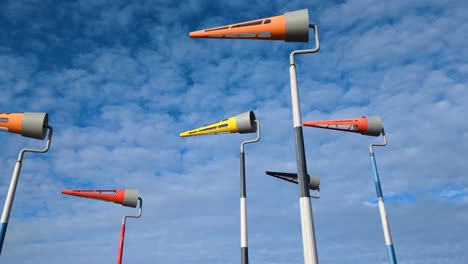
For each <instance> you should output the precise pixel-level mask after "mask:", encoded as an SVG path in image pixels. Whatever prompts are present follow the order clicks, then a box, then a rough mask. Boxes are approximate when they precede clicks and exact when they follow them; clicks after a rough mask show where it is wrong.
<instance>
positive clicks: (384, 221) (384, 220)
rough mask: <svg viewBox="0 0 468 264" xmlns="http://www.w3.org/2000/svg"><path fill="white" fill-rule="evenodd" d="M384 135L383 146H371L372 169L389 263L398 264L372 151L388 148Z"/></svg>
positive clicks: (383, 133) (375, 144)
mask: <svg viewBox="0 0 468 264" xmlns="http://www.w3.org/2000/svg"><path fill="white" fill-rule="evenodd" d="M382 135H383V137H384V143H383V144H377V143H374V144H370V146H369V149H370V159H371V162H372V169H373V171H374V183H375V192H376V194H377V203H378V204H379V211H380V220H381V222H382V229H383V233H384V238H385V245H386V246H387V254H388V262H389V263H391V264H397V260H396V256H395V249H394V247H393V242H392V234H391V233H390V225H389V224H388V219H387V211H386V210H385V205H384V198H383V194H382V187H381V185H380V178H379V172H378V170H377V163H376V161H375V155H374V151H373V149H372V147H373V146H386V145H387V136H386V135H385V131H384V130H382Z"/></svg>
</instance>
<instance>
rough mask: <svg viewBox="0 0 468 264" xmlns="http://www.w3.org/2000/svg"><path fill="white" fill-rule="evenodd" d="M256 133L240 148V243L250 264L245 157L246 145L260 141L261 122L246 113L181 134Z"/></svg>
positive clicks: (250, 113) (243, 256) (242, 256)
mask: <svg viewBox="0 0 468 264" xmlns="http://www.w3.org/2000/svg"><path fill="white" fill-rule="evenodd" d="M226 132H227V133H239V134H244V133H254V132H257V137H256V138H255V139H252V140H247V141H243V142H242V143H241V146H240V182H241V191H240V223H241V224H240V238H241V240H240V242H241V263H242V264H248V263H249V252H248V243H247V205H246V199H247V193H246V187H245V186H246V183H245V155H244V145H245V144H249V143H254V142H257V141H259V140H260V122H259V121H258V120H257V119H256V118H255V114H254V112H252V111H249V112H245V113H242V114H239V115H236V116H234V117H230V118H228V119H224V120H221V121H219V122H216V123H213V124H210V125H206V126H202V127H199V128H196V129H193V130H189V131H186V132H182V133H180V136H181V137H189V136H198V135H207V134H218V133H226Z"/></svg>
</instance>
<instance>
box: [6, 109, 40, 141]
mask: <svg viewBox="0 0 468 264" xmlns="http://www.w3.org/2000/svg"><path fill="white" fill-rule="evenodd" d="M47 126H48V114H47V113H0V131H4V132H10V133H16V134H21V135H22V136H23V137H30V138H36V139H44V138H45V134H46V131H47Z"/></svg>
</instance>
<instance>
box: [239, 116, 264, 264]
mask: <svg viewBox="0 0 468 264" xmlns="http://www.w3.org/2000/svg"><path fill="white" fill-rule="evenodd" d="M255 123H256V128H257V137H256V138H255V139H252V140H247V141H244V142H242V143H241V146H240V244H241V263H242V264H249V247H248V239H247V204H246V203H247V201H246V200H247V192H246V183H245V157H244V145H245V144H249V143H254V142H257V141H259V140H260V122H259V121H258V120H255Z"/></svg>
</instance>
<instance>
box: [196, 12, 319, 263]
mask: <svg viewBox="0 0 468 264" xmlns="http://www.w3.org/2000/svg"><path fill="white" fill-rule="evenodd" d="M310 28H313V29H314V37H315V47H314V48H312V49H305V50H295V51H293V52H291V54H290V56H289V66H290V67H289V73H290V79H291V99H292V112H293V127H294V136H295V142H296V161H297V171H298V174H297V182H298V185H299V197H300V198H299V203H300V212H301V228H302V243H303V250H304V263H305V264H316V263H318V256H317V245H316V241H315V229H314V222H313V218H312V204H311V201H310V193H309V177H308V174H307V165H306V157H305V151H304V136H303V132H302V121H301V111H300V105H299V92H298V88H297V77H296V64H295V62H294V56H295V55H299V54H306V53H315V52H317V51H319V49H320V43H319V38H318V29H317V26H316V25H314V24H309V12H308V10H307V9H302V10H298V11H293V12H286V13H284V15H279V16H274V17H268V18H262V19H256V20H251V21H247V22H242V23H236V24H230V25H226V26H219V27H214V28H209V29H204V30H199V31H194V32H190V34H189V35H190V37H191V38H219V39H258V40H284V41H286V42H308V41H309V29H310Z"/></svg>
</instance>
